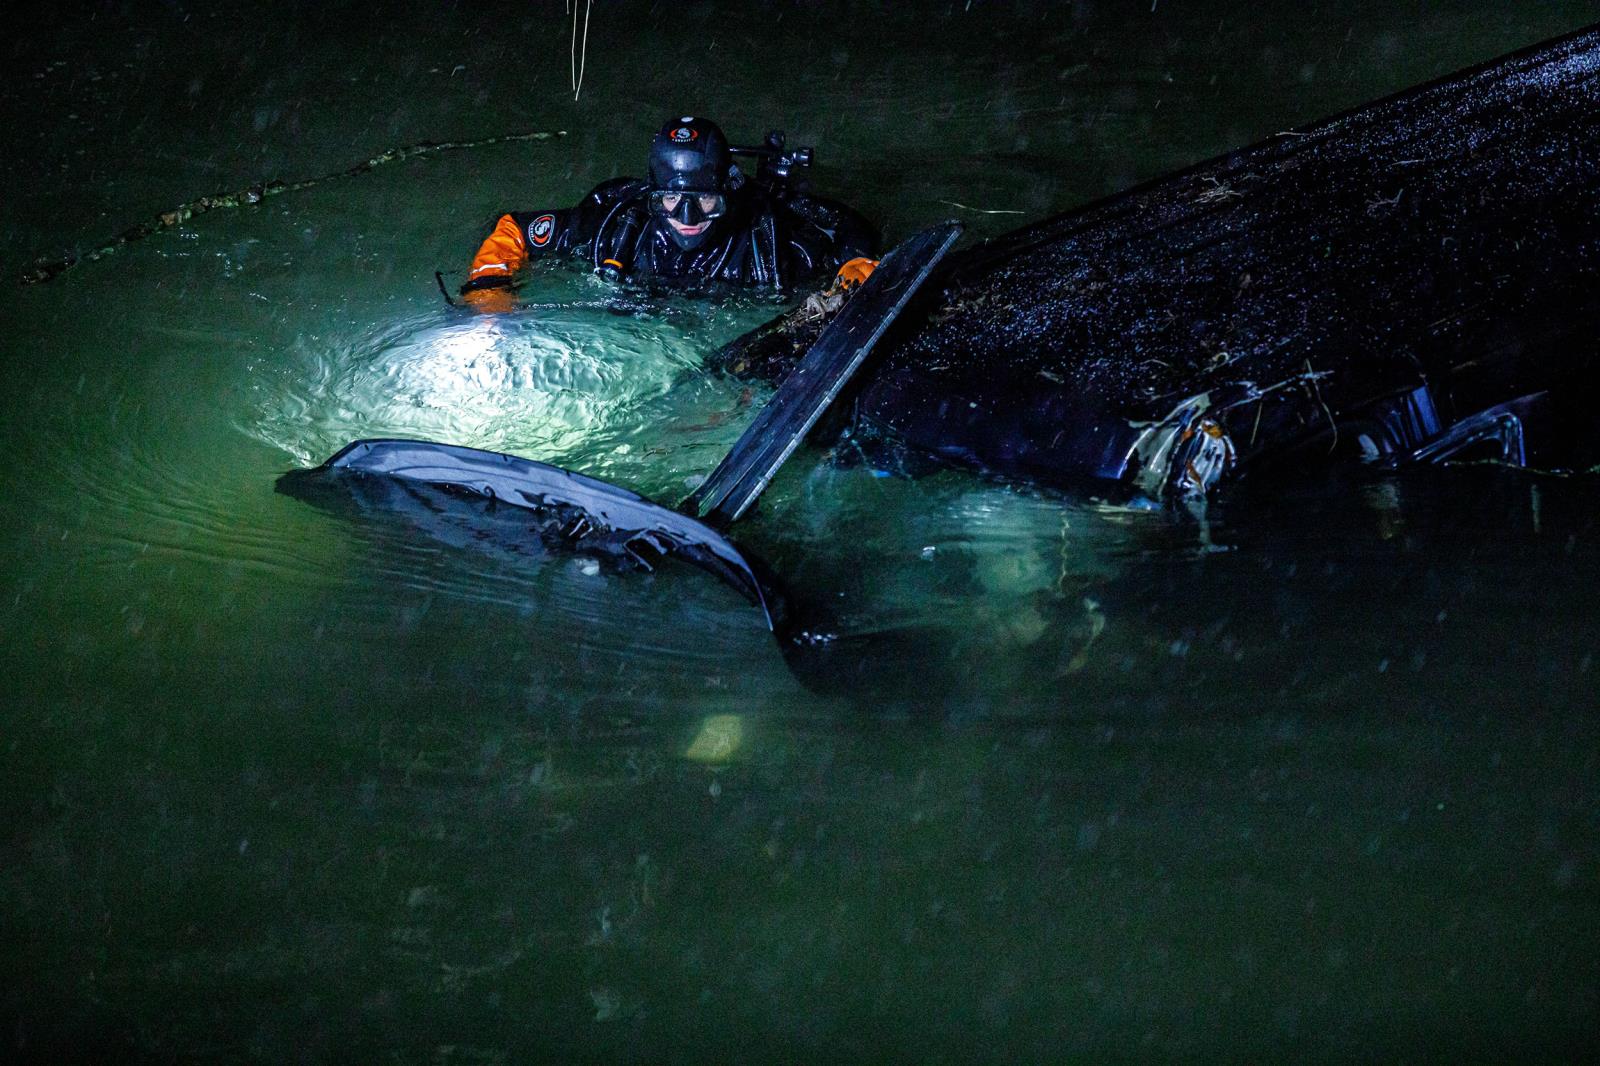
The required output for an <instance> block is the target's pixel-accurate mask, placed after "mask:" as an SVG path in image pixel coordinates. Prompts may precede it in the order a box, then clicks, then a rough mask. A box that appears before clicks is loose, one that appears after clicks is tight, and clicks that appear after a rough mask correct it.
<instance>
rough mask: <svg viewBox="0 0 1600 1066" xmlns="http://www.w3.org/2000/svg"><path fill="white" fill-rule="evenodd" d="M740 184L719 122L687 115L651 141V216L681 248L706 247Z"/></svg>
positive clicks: (670, 123)
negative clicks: (729, 199)
mask: <svg viewBox="0 0 1600 1066" xmlns="http://www.w3.org/2000/svg"><path fill="white" fill-rule="evenodd" d="M738 184H739V180H738V171H737V169H736V168H735V167H734V165H733V155H732V153H731V152H730V151H729V150H728V139H727V138H726V137H724V136H723V135H722V130H721V129H720V128H719V127H718V126H717V124H716V123H715V122H708V121H706V120H705V119H703V118H694V117H693V116H691V115H685V116H684V117H682V118H678V119H674V120H672V121H670V122H668V123H667V124H666V125H665V126H662V127H661V132H659V133H657V134H656V136H655V139H654V140H652V141H651V142H650V213H651V216H652V217H653V218H654V219H656V224H657V225H658V226H659V227H660V228H661V229H662V230H663V231H664V232H665V233H666V234H667V236H669V237H671V238H672V240H673V242H674V243H675V244H677V245H678V247H680V248H684V249H688V248H696V247H698V246H699V245H701V244H703V243H705V241H706V239H707V238H708V237H709V236H710V235H711V231H712V230H713V229H714V228H715V227H716V222H717V219H719V218H721V217H722V216H723V215H725V214H727V212H728V206H729V205H728V194H729V193H731V192H733V191H734V189H735V188H737V186H738Z"/></svg>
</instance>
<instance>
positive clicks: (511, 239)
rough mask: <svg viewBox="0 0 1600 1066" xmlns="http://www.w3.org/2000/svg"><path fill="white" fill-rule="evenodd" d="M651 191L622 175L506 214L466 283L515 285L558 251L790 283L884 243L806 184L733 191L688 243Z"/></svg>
mask: <svg viewBox="0 0 1600 1066" xmlns="http://www.w3.org/2000/svg"><path fill="white" fill-rule="evenodd" d="M751 184H753V183H751ZM747 188H748V186H747ZM649 191H650V183H649V182H646V181H643V180H639V179H635V178H616V179H613V180H611V181H608V182H606V183H604V184H603V185H599V186H597V187H596V188H595V189H594V190H593V191H592V192H590V193H589V195H587V196H585V197H584V198H583V199H582V200H581V201H580V202H579V203H578V204H577V205H576V206H574V207H569V208H561V209H556V210H549V211H513V212H512V213H510V214H507V215H503V216H501V218H500V220H499V223H498V224H497V225H496V226H495V229H494V232H493V233H491V234H490V235H489V237H488V238H487V239H486V240H485V241H484V242H483V246H482V247H481V248H480V249H479V250H478V255H477V257H476V258H475V259H474V260H473V263H472V271H471V275H470V277H469V278H468V280H467V283H466V284H465V285H463V286H462V289H461V291H462V292H463V293H470V292H473V291H477V290H482V289H491V288H503V287H506V286H509V285H510V284H511V280H512V279H511V275H513V274H515V273H516V272H517V271H518V270H520V269H522V268H523V267H524V266H526V265H528V264H529V263H530V262H531V261H532V260H534V259H538V258H543V257H544V256H547V255H552V254H554V255H561V256H571V257H577V258H580V259H586V260H588V261H589V264H590V265H591V266H592V267H594V268H595V269H597V270H599V269H602V268H604V267H606V266H607V265H608V264H609V266H610V267H611V269H612V270H614V271H615V273H617V274H618V275H621V276H625V277H650V278H658V279H663V280H667V281H669V282H670V281H674V280H680V281H723V282H728V283H731V284H734V285H741V286H759V287H764V288H771V289H783V288H788V287H790V286H792V285H797V284H800V283H803V282H806V281H810V280H815V279H817V278H818V277H825V276H831V275H832V274H833V272H834V271H835V270H837V269H838V268H839V267H840V265H842V264H843V263H845V262H847V261H850V260H852V259H856V258H858V257H871V256H872V255H874V254H875V253H876V251H877V238H876V235H875V234H874V233H873V231H872V227H871V226H870V225H868V223H867V221H866V220H865V219H864V218H862V217H861V215H859V214H857V213H856V212H855V211H852V210H851V209H850V208H848V207H845V206H844V205H843V204H839V203H836V202H833V201H830V200H825V199H822V198H819V197H813V196H809V195H806V194H804V193H794V194H790V195H788V196H785V197H784V198H783V199H781V200H779V199H777V198H775V197H773V196H772V195H771V194H769V193H767V192H766V191H765V190H762V189H750V191H749V192H748V193H746V194H745V195H742V196H739V197H735V198H732V199H731V206H730V209H729V213H728V215H727V216H725V217H724V218H721V219H718V222H717V226H716V228H715V230H713V231H712V233H711V234H709V237H710V239H708V240H706V241H704V242H703V243H701V244H699V245H698V246H697V247H693V248H680V247H679V246H678V244H677V243H676V242H674V241H673V239H672V237H671V234H670V233H669V232H668V230H667V222H666V220H665V219H661V218H656V217H652V216H651V215H650V214H649V213H648V212H647V210H646V208H645V202H646V199H647V197H648V194H649Z"/></svg>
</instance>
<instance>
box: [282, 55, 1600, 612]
mask: <svg viewBox="0 0 1600 1066" xmlns="http://www.w3.org/2000/svg"><path fill="white" fill-rule="evenodd" d="M958 231H959V226H953V225H945V226H941V227H934V228H933V229H931V230H928V231H926V232H924V233H923V234H920V235H918V236H917V237H916V238H913V239H912V240H911V241H908V242H906V244H905V245H902V246H901V247H900V248H899V249H897V250H896V251H895V252H893V253H891V254H890V256H888V257H887V258H886V259H885V261H884V264H883V265H882V266H881V267H879V269H878V270H877V272H875V273H874V274H873V276H872V277H871V278H870V279H869V280H868V281H867V283H866V285H865V286H863V288H862V290H861V291H860V292H859V293H857V294H856V295H855V296H853V297H851V298H850V299H849V300H848V301H846V302H845V303H844V306H843V309H842V310H840V311H838V313H837V314H836V315H835V316H834V317H833V318H832V320H831V321H828V322H827V324H826V325H825V326H823V325H821V324H819V323H818V321H817V316H815V315H811V314H806V313H803V312H800V311H797V312H794V313H791V314H789V315H786V316H781V317H780V318H778V319H775V320H773V321H772V322H770V323H768V324H767V325H766V326H763V327H761V328H759V329H757V330H755V331H752V332H751V333H750V334H747V335H746V336H745V337H742V338H740V339H739V340H737V341H735V342H734V343H732V344H730V345H729V346H727V347H726V348H724V349H723V350H722V351H720V352H719V353H717V354H716V355H715V356H714V357H713V358H712V364H713V365H714V366H715V367H718V368H720V369H723V370H726V371H728V372H730V373H734V374H740V375H749V376H754V377H761V378H766V379H768V380H773V381H781V382H782V384H781V385H780V387H779V389H778V391H777V393H776V394H775V395H774V397H773V398H772V400H771V401H769V403H768V404H767V406H766V407H765V408H764V409H763V410H762V412H761V414H760V415H758V416H757V418H756V420H755V422H754V423H752V425H751V426H750V428H749V429H748V430H747V431H746V433H745V435H744V436H743V437H742V438H741V439H740V442H739V444H737V445H735V447H734V449H733V451H732V452H730V453H729V455H728V457H727V458H726V459H724V460H723V463H722V464H721V465H720V466H719V467H718V468H717V469H716V470H715V471H714V472H713V473H712V474H711V475H710V477H709V478H708V480H707V483H706V484H705V485H703V486H701V488H700V489H698V490H697V491H696V493H695V494H694V495H693V496H691V497H690V498H689V499H688V500H685V501H683V502H682V503H681V504H679V505H678V506H677V507H667V506H663V505H661V504H658V503H653V502H652V501H649V500H646V499H643V498H642V497H639V496H636V495H635V494H633V493H630V492H627V491H626V490H623V489H618V488H616V487H615V486H610V485H607V484H605V483H604V482H599V481H596V480H594V479H592V478H585V477H582V476H580V475H573V474H570V473H568V472H566V471H563V470H560V469H558V468H555V467H551V466H548V465H547V464H542V463H537V462H533V461H532V460H527V459H519V458H515V457H511V456H501V455H496V454H494V453H488V452H479V451H475V450H472V449H467V448H459V447H453V446H450V445H442V444H432V443H428V442H418V441H357V442H354V443H352V444H351V445H349V446H348V447H346V448H345V449H344V450H342V451H341V452H340V453H339V454H338V455H336V456H335V457H333V458H332V459H330V460H329V461H328V462H327V463H325V464H324V465H323V466H322V467H319V468H317V469H316V470H313V471H296V472H294V473H291V474H289V475H286V476H285V477H284V478H282V479H280V481H279V487H280V489H282V490H283V491H285V492H290V493H292V494H295V495H299V496H304V497H307V498H311V499H317V500H326V499H327V493H326V491H325V490H326V489H327V488H330V487H333V486H334V485H336V484H337V485H341V486H343V487H345V488H349V489H351V490H352V492H353V494H354V495H355V496H356V498H357V499H358V500H361V499H381V501H382V503H383V506H385V507H398V508H400V509H402V510H405V509H408V508H409V509H410V510H411V511H413V512H415V513H416V514H417V515H419V516H421V518H422V519H423V520H425V524H427V523H428V522H432V521H433V519H434V517H435V516H436V515H437V514H438V513H439V508H440V507H441V506H442V501H444V500H445V499H446V498H448V497H461V496H466V497H468V498H470V499H472V500H476V501H478V502H479V503H482V502H483V501H485V500H487V501H489V502H490V505H491V506H493V505H497V504H508V505H510V506H511V507H513V508H516V509H517V510H518V512H519V513H530V514H532V515H533V516H534V517H533V520H532V521H533V523H534V525H533V530H534V531H535V533H536V534H537V539H538V541H539V542H540V543H542V544H543V545H545V546H547V547H548V546H554V545H566V546H572V547H576V548H577V549H578V550H580V551H586V552H589V553H591V554H595V555H599V556H602V557H604V558H607V559H610V560H612V561H613V562H614V563H616V564H617V565H619V566H620V567H622V568H625V569H629V568H649V567H651V566H653V565H654V564H655V562H656V561H657V560H659V559H660V558H661V557H663V556H669V555H673V556H677V557H679V558H682V559H685V560H686V561H689V562H691V563H695V564H697V565H700V566H702V567H703V568H705V569H708V570H710V571H712V572H713V573H716V574H717V575H718V576H720V577H722V578H723V579H724V580H727V581H729V582H730V583H731V584H733V585H734V586H735V587H737V588H739V589H740V590H741V591H743V592H744V593H745V595H747V596H748V597H749V598H750V599H751V600H752V601H753V602H755V603H756V604H758V605H759V606H760V607H761V608H762V610H763V611H764V613H765V616H766V618H767V621H768V624H769V625H770V626H771V627H772V628H773V629H774V630H775V631H779V632H783V631H785V630H796V629H797V628H798V624H797V623H796V621H795V616H794V613H793V612H792V611H790V610H788V609H787V607H788V605H787V602H786V597H785V596H784V594H783V591H782V588H781V585H780V584H779V583H778V582H777V581H776V579H775V578H773V577H772V575H771V574H770V572H769V571H768V570H767V568H766V567H764V566H762V565H761V564H760V562H759V560H756V559H754V558H752V557H750V556H749V555H748V554H747V553H745V552H743V551H742V550H741V549H740V548H739V547H738V545H736V544H735V543H734V542H733V541H732V540H730V539H728V538H727V537H726V536H725V535H724V531H725V530H726V528H727V527H728V526H729V525H730V524H732V523H733V522H734V521H735V520H737V519H738V518H739V516H740V515H741V514H743V513H744V511H745V509H747V508H748V507H749V506H750V504H751V503H752V502H753V501H754V499H755V497H756V495H758V494H759V493H760V492H761V490H762V489H763V488H764V487H765V486H766V484H767V483H768V482H769V481H770V479H771V477H772V476H773V474H774V473H775V471H776V470H777V468H778V466H779V465H780V464H781V463H782V462H783V461H784V460H785V459H786V458H787V457H788V456H789V454H790V453H791V452H792V451H793V450H794V448H795V446H796V445H797V444H798V443H799V442H800V440H801V439H802V438H803V437H804V436H805V435H806V434H807V433H808V432H810V431H811V430H812V428H813V426H815V425H816V424H818V420H819V419H820V418H821V417H822V415H823V413H824V411H825V410H827V409H828V408H829V407H830V406H832V407H835V408H838V407H843V406H846V405H848V409H849V412H850V417H849V420H848V425H849V429H848V432H849V433H850V434H851V436H852V438H853V439H854V440H856V441H857V442H859V443H861V444H862V445H863V446H864V447H865V446H875V445H883V444H887V445H889V446H891V447H892V448H895V449H899V450H900V451H901V452H902V453H904V454H920V455H927V456H933V457H936V458H937V459H939V460H942V461H945V462H948V463H953V464H959V465H963V466H967V467H971V468H975V469H977V470H980V471H984V472H987V473H991V474H996V475H1000V476H1003V477H1009V478H1018V479H1024V480H1027V481H1030V482H1036V483H1042V484H1048V485H1054V486H1062V487H1069V488H1070V487H1080V488H1090V489H1093V490H1096V491H1101V492H1104V491H1105V490H1106V489H1107V488H1108V487H1110V488H1117V489H1120V490H1121V491H1125V492H1127V493H1128V494H1142V495H1146V496H1150V497H1155V498H1174V497H1185V496H1188V497H1193V496H1200V495H1204V494H1205V493H1207V492H1208V491H1210V490H1211V489H1213V488H1214V487H1215V486H1217V485H1218V484H1221V483H1224V482H1227V481H1229V480H1231V479H1234V478H1238V477H1240V476H1242V475H1244V474H1246V473H1248V474H1250V475H1251V476H1252V477H1255V476H1260V475H1262V474H1266V473H1269V472H1271V471H1273V470H1274V469H1276V470H1278V471H1280V472H1281V471H1289V472H1293V473H1300V472H1302V471H1304V470H1306V469H1307V467H1308V465H1310V464H1312V463H1323V462H1326V461H1328V460H1329V459H1330V458H1331V459H1338V458H1340V457H1347V458H1355V459H1363V460H1366V461H1369V462H1377V463H1387V464H1392V465H1402V464H1406V463H1418V462H1432V461H1438V460H1441V459H1449V458H1477V457H1486V458H1492V459H1497V460H1501V461H1505V462H1510V463H1515V464H1537V465H1540V466H1544V467H1564V468H1569V469H1571V468H1584V467H1589V466H1593V465H1594V464H1595V463H1596V462H1597V461H1600V449H1597V447H1596V443H1595V437H1596V432H1595V430H1596V428H1597V427H1596V425H1595V417H1594V414H1593V410H1594V408H1593V403H1594V401H1593V399H1592V397H1593V395H1594V386H1595V385H1596V384H1597V381H1596V378H1597V377H1600V374H1597V370H1600V27H1595V28H1591V29H1589V30H1586V31H1583V32H1580V33H1576V34H1573V35H1570V36H1568V37H1565V38H1562V39H1559V40H1556V41H1553V42H1550V43H1547V44H1544V45H1540V46H1538V47H1535V48H1531V49H1527V50H1525V51H1523V52H1519V53H1516V54H1514V55H1511V56H1508V57H1505V58H1503V59H1500V60H1497V61H1495V62H1493V63H1489V64H1486V65H1484V66H1481V67H1478V68H1476V69H1473V70H1470V71H1467V72H1464V73H1462V74H1458V75H1454V76H1452V77H1449V78H1445V79H1442V80H1440V81H1437V82H1433V83H1431V84H1429V85H1425V86H1422V87H1420V88H1417V89H1413V90H1410V91H1409V92H1405V93H1402V94H1400V95H1398V96H1395V97H1392V98H1390V99H1387V100H1384V101H1380V102H1378V103H1375V104H1371V105H1369V106H1366V107H1363V108H1360V109H1358V110H1355V111H1352V112H1350V113H1348V114H1345V115H1341V116H1338V117H1335V118H1332V119H1328V120H1326V121H1324V122H1320V123H1317V124H1315V125H1312V126H1309V127H1306V128H1304V129H1301V130H1298V131H1295V132H1292V133H1285V134H1279V135H1278V136H1275V137H1273V138H1272V139H1271V140H1270V141H1267V142H1265V143H1263V144H1259V145H1256V146H1254V147H1251V148H1245V149H1242V150H1239V151H1236V152H1232V153H1229V154H1228V155H1226V156H1224V157H1222V158H1220V159H1216V160H1213V161H1211V162H1208V163H1203V164H1201V165H1199V166H1196V167H1193V168H1191V169H1190V170H1187V171H1185V172H1183V173H1180V174H1177V175H1174V176H1172V177H1168V178H1163V179H1161V180H1158V181H1154V182H1151V183H1149V184H1146V185H1143V186H1140V187H1138V188H1135V189H1132V190H1129V191H1127V192H1125V193H1122V194H1119V195H1117V196H1113V197H1111V198H1110V199H1107V200H1104V201H1102V202H1100V203H1097V204H1093V205H1090V206H1089V207H1086V208H1084V209H1081V210H1078V211H1073V212H1070V213H1068V214H1065V215H1062V216H1059V217H1057V218H1053V219H1049V220H1046V221H1044V222H1040V223H1037V224H1035V225H1032V226H1029V227H1026V228H1024V229H1021V230H1018V231H1016V232H1014V233H1011V234H1008V235H1006V236H1002V237H999V238H996V239H994V240H990V241H988V242H985V243H983V244H980V245H978V246H975V247H973V248H971V249H968V250H966V251H964V252H961V253H956V254H952V255H949V256H948V257H945V250H946V249H947V248H948V247H949V246H950V244H951V242H952V241H953V240H954V239H955V235H956V233H957V232H958ZM897 316H898V317H897ZM869 353H870V355H871V358H870V359H869V358H868V357H869ZM858 369H859V370H860V373H859V374H856V372H857V370H858ZM852 375H856V376H857V377H858V378H859V379H860V380H859V381H858V382H857V384H856V387H855V391H854V392H853V393H852V392H849V391H846V390H845V384H846V382H847V381H848V380H849V379H850V378H851V376H852ZM836 414H837V412H836ZM839 421H840V420H839V419H838V418H837V417H835V418H833V419H831V420H829V421H828V422H825V423H824V424H828V425H834V426H837V425H838V423H839ZM380 486H388V488H386V489H384V490H383V491H382V492H379V493H377V495H376V496H374V494H373V492H372V491H371V490H373V489H376V488H379V487H380ZM441 491H442V492H443V493H444V495H443V496H441V495H440V492H441Z"/></svg>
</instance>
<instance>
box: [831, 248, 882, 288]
mask: <svg viewBox="0 0 1600 1066" xmlns="http://www.w3.org/2000/svg"><path fill="white" fill-rule="evenodd" d="M876 269H878V261H877V260H876V259H868V258H867V257H866V256H857V257H856V258H854V259H852V260H850V261H849V262H847V263H845V264H844V266H842V267H840V268H839V272H838V273H837V274H835V275H834V276H833V284H834V287H835V288H839V289H844V290H846V291H848V290H850V289H853V288H855V287H856V286H857V285H860V284H861V283H862V282H864V281H866V280H867V279H868V278H870V277H871V276H872V272H873V271H874V270H876Z"/></svg>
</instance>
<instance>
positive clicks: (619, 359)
mask: <svg viewBox="0 0 1600 1066" xmlns="http://www.w3.org/2000/svg"><path fill="white" fill-rule="evenodd" d="M703 349H704V343H703V342H702V341H700V340H699V339H698V338H696V337H695V336H693V335H692V334H691V333H690V332H688V331H686V330H684V329H682V328H679V327H678V326H676V325H675V324H674V322H673V321H672V320H669V319H667V318H665V317H656V316H649V317H646V316H640V315H615V314H607V313H605V312H603V311H596V310H595V309H593V308H591V307H585V306H578V307H561V306H553V307H552V306H546V307H542V308H540V309H538V310H534V311H527V312H522V313H518V314H511V315H496V316H460V317H455V316H451V317H448V318H444V319H443V320H441V316H440V314H439V313H438V312H430V313H428V314H426V315H422V316H415V317H411V318H408V319H405V320H402V321H400V322H397V323H394V324H393V325H390V326H388V327H387V328H384V329H382V330H379V331H375V332H373V333H370V334H364V335H359V336H355V337H352V338H348V339H345V340H342V341H341V340H338V339H333V340H330V341H326V342H324V341H323V340H322V339H321V338H319V337H315V336H306V337H304V338H302V340H301V341H300V343H299V345H298V348H297V350H296V351H295V352H294V353H293V354H292V356H291V357H290V358H288V359H285V360H283V361H282V363H281V364H280V365H278V366H276V367H274V368H272V369H271V371H270V372H266V373H263V374H262V375H261V379H260V382H259V383H258V385H257V388H259V389H261V390H263V391H264V392H265V395H264V396H263V397H262V399H261V401H260V403H259V405H258V407H257V414H256V417H255V419H254V422H253V424H249V425H246V426H243V427H242V428H243V429H244V430H245V431H246V432H247V433H250V434H251V435H252V436H256V437H258V438H260V439H262V440H265V441H266V442H268V443H270V444H273V445H275V446H277V447H279V448H282V449H283V450H284V451H286V452H288V453H290V454H291V455H293V456H294V457H295V458H296V459H297V460H299V461H300V462H302V463H308V464H309V463H316V462H320V461H322V460H323V459H325V458H327V457H328V456H329V455H331V454H332V453H333V452H335V451H337V450H338V449H339V448H341V447H343V446H344V445H345V444H346V443H348V442H349V441H351V440H354V439H357V438H361V437H414V438H423V439H427V440H438V441H445V442H449V443H452V444H463V445H467V446H470V447H475V448H487V449H491V450H494V451H505V452H512V453H515V454H518V455H524V456H529V457H532V458H552V457H560V456H564V455H568V454H570V453H572V452H573V451H574V450H576V449H578V448H579V447H581V445H582V444H583V442H584V441H585V440H587V439H591V438H593V437H594V436H596V435H602V434H605V433H607V432H608V431H613V430H615V429H616V428H617V427H618V426H619V425H620V424H623V423H626V422H627V420H628V419H629V417H630V412H633V411H635V410H636V409H637V408H638V407H639V405H640V404H641V403H643V402H645V401H647V400H650V399H652V398H655V397H658V396H661V395H662V394H664V393H666V392H667V391H669V390H670V389H671V388H672V386H673V383H674V382H675V381H676V380H677V379H679V378H681V377H683V376H685V375H686V372H687V371H688V369H689V368H692V367H694V366H696V365H697V364H698V362H699V360H700V358H701V357H702V355H703V354H704V352H703Z"/></svg>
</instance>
